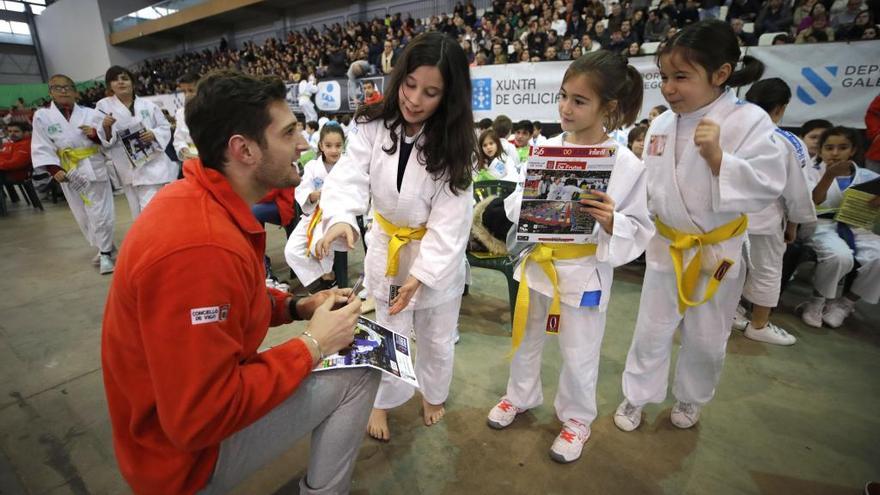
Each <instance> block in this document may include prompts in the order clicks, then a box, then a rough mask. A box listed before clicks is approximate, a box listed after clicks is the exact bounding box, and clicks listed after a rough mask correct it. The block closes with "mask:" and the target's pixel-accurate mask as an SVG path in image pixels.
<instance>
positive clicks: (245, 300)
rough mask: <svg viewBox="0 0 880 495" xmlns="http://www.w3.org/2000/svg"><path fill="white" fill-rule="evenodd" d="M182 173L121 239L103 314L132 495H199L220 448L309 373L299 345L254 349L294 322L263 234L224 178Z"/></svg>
mask: <svg viewBox="0 0 880 495" xmlns="http://www.w3.org/2000/svg"><path fill="white" fill-rule="evenodd" d="M184 167H185V172H186V173H185V178H184V179H183V180H179V181H177V182H174V183H172V184H170V185H168V186H165V187H164V188H163V189H162V190H161V191H160V192H159V193H158V194H157V195H156V197H155V198H154V199H153V200H152V201H151V202H150V207H149V208H147V209H146V210H145V211H144V213H143V214H142V215H141V216H140V217H139V218H138V219H137V221H136V222H135V223H134V225H133V226H132V228H131V230H129V232H128V234H127V235H126V238H125V243H124V244H123V245H122V250H121V251H120V253H119V258H118V260H117V263H116V271H115V273H114V274H113V283H112V285H111V287H110V293H109V295H108V297H107V306H106V308H105V312H104V328H103V337H102V342H101V361H102V364H103V372H104V386H105V391H106V394H107V403H108V406H109V409H110V420H111V423H112V426H113V446H114V449H115V451H116V458H117V460H118V463H119V468H120V470H121V471H122V474H123V476H124V477H125V479H126V480H127V481H128V483H129V485H131V488H132V489H133V491H134V492H135V493H138V494H152V493H156V494H159V493H161V494H172V493H175V494H176V493H194V492H196V491H198V490H199V489H201V488H203V487H204V485H205V484H206V482H207V481H208V479H209V478H210V476H211V473H212V471H213V469H214V464H215V463H216V461H217V455H218V452H219V445H220V442H221V441H223V440H224V439H225V438H227V437H229V436H230V435H232V434H233V433H235V432H237V431H239V430H241V429H242V428H244V427H246V426H248V425H250V424H251V423H253V422H254V421H256V420H257V419H259V418H260V417H262V416H263V415H265V414H266V413H267V412H269V411H270V410H271V409H273V408H274V407H275V406H277V405H278V404H280V403H281V402H282V401H284V400H285V399H286V398H287V397H288V396H290V395H291V393H293V392H294V391H295V390H296V388H297V387H298V386H299V384H300V383H301V382H302V380H303V379H304V378H305V377H306V376H308V374H309V373H310V371H311V368H312V358H311V355H310V354H309V350H308V348H307V347H306V345H305V344H304V343H303V342H302V341H301V340H299V339H293V340H290V341H288V342H286V343H284V344H281V345H278V346H276V347H273V348H272V349H269V350H267V351H264V352H257V349H258V348H259V346H260V344H261V343H262V342H263V339H264V337H265V336H266V332H267V331H268V328H269V326H270V325H278V324H282V323H287V322H288V321H289V320H288V318H289V316H288V314H287V311H286V307H285V299H286V298H287V297H288V295H287V294H286V293H283V292H280V291H276V290H274V289H271V290H269V289H267V288H266V286H265V277H264V275H263V252H264V250H265V242H266V234H265V231H264V230H263V228H262V227H261V226H260V224H259V223H258V222H257V220H256V219H255V218H254V215H253V214H252V213H251V209H250V208H249V207H248V205H247V204H246V203H245V201H244V200H243V199H242V198H241V197H240V196H238V195H237V194H236V193H235V192H234V191H233V190H232V188H231V187H230V185H229V183H228V182H227V181H226V178H225V177H224V176H223V175H222V174H220V173H219V172H217V171H215V170H212V169H207V168H205V167H203V166H202V165H201V163H200V162H199V161H198V160H190V161H187V163H186V164H184ZM267 290H268V293H267Z"/></svg>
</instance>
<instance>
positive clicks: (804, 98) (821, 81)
mask: <svg viewBox="0 0 880 495" xmlns="http://www.w3.org/2000/svg"><path fill="white" fill-rule="evenodd" d="M824 69H825V71H826V72H828V75H830V76H831V78H836V77H837V66H836V65H829V66H826V67H825V68H824ZM820 73H821V74H824V73H822V71H819V72H816V71H815V70H813V68H812V67H804V68H803V69H801V75H803V76H804V79H806V80H807V81H806V82H808V83H809V86H808V85H806V84H804V85H801V84H798V87H797V90H796V91H795V93H796V94H797V97H798V100H800V101H801V102H802V103H805V104H807V105H815V104H816V100H817V99H818V98H819V97H820V96H821V97H822V98H828V96H829V95H830V94H831V85H830V84H829V81H827V80H826V79H825V78H824V77H823V75H820ZM826 77H827V76H826ZM832 80H833V79H832ZM816 93H818V95H817V94H816Z"/></svg>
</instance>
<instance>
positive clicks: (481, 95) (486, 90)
mask: <svg viewBox="0 0 880 495" xmlns="http://www.w3.org/2000/svg"><path fill="white" fill-rule="evenodd" d="M471 85H472V86H473V93H472V98H471V105H473V107H474V110H492V78H490V77H487V78H484V79H471Z"/></svg>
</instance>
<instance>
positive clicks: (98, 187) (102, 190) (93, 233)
mask: <svg viewBox="0 0 880 495" xmlns="http://www.w3.org/2000/svg"><path fill="white" fill-rule="evenodd" d="M61 190H62V191H63V192H64V198H65V199H67V204H68V205H69V206H70V212H71V213H72V214H73V218H74V219H75V220H76V223H77V225H79V228H80V230H81V231H82V233H83V236H85V238H86V241H87V242H88V243H89V245H90V246H93V247H95V248H97V249H98V251H101V252H104V253H109V252H110V251H111V250H112V249H113V223H114V216H115V215H114V209H113V189H111V188H110V181H109V180H102V181H95V182H89V183H88V187H87V188H86V190H85V193H84V195H85V197H86V198H87V199H88V200H89V203H90V204H86V203H85V202H84V201H83V198H82V197H81V196H80V194H79V193H78V192H76V191H74V190H73V189H71V188H70V186H69V185H68V184H67V183H64V182H62V183H61Z"/></svg>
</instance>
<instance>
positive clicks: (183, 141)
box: [174, 107, 199, 161]
mask: <svg viewBox="0 0 880 495" xmlns="http://www.w3.org/2000/svg"><path fill="white" fill-rule="evenodd" d="M174 122H175V123H176V126H175V127H174V152H175V153H177V158H178V159H179V160H180V161H183V160H184V156H183V152H184V151H186V152H188V153H190V154H193V155H198V154H199V152H198V150H197V149H196V145H195V143H193V140H192V136H190V135H189V126H187V125H186V107H180V108H178V109H177V111H176V112H174Z"/></svg>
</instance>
